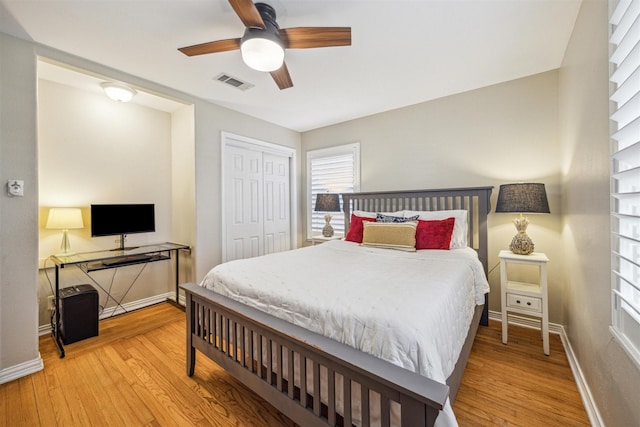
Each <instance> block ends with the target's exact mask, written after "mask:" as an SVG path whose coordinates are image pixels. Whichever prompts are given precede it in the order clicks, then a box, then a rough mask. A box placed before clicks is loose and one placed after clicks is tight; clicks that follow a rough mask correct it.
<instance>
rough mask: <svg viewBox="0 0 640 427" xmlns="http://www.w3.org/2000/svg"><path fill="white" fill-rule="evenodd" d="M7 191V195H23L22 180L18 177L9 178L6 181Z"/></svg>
mask: <svg viewBox="0 0 640 427" xmlns="http://www.w3.org/2000/svg"><path fill="white" fill-rule="evenodd" d="M7 192H8V193H9V196H24V181H22V180H20V179H10V180H9V182H7Z"/></svg>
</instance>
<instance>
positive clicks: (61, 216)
mask: <svg viewBox="0 0 640 427" xmlns="http://www.w3.org/2000/svg"><path fill="white" fill-rule="evenodd" d="M46 228H47V229H52V230H62V244H61V245H60V249H61V250H62V252H61V253H59V254H56V255H61V256H69V255H73V254H74V253H73V252H71V244H70V243H69V230H70V229H77V228H84V223H83V222H82V211H81V210H80V208H51V209H49V217H48V218H47V225H46Z"/></svg>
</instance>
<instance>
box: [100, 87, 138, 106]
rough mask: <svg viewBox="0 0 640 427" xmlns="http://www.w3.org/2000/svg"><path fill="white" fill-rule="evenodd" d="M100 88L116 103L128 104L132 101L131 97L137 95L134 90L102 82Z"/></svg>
mask: <svg viewBox="0 0 640 427" xmlns="http://www.w3.org/2000/svg"><path fill="white" fill-rule="evenodd" d="M100 86H102V89H104V91H105V93H106V94H107V96H108V97H109V98H111V99H113V100H114V101H118V102H129V101H131V99H133V96H134V95H135V94H136V93H138V92H136V91H135V89H132V88H130V87H129V86H125V85H123V84H119V83H113V82H104V83H102V84H101V85H100Z"/></svg>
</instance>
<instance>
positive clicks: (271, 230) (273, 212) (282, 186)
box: [263, 153, 291, 254]
mask: <svg viewBox="0 0 640 427" xmlns="http://www.w3.org/2000/svg"><path fill="white" fill-rule="evenodd" d="M263 172H264V173H263V177H264V252H265V253H266V254H270V253H273V252H280V251H287V250H289V249H291V219H290V212H291V206H290V191H289V182H290V181H289V157H285V156H278V155H275V154H271V153H263Z"/></svg>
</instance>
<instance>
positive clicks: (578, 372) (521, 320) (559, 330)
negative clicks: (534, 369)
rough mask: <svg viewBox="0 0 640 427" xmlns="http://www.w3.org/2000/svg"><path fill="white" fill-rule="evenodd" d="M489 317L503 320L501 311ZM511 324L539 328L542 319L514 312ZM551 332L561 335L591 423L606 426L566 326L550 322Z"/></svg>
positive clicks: (490, 312) (494, 312) (493, 312)
mask: <svg viewBox="0 0 640 427" xmlns="http://www.w3.org/2000/svg"><path fill="white" fill-rule="evenodd" d="M489 319H491V320H495V321H498V322H502V314H501V313H500V312H499V311H489ZM509 324H511V325H516V326H522V327H525V328H531V329H538V330H540V328H541V325H540V320H538V319H533V318H528V317H524V316H518V315H513V314H510V315H509ZM549 332H550V333H553V334H557V335H560V340H561V341H562V347H563V348H564V352H565V354H566V355H567V360H568V361H569V366H570V367H571V372H572V373H573V377H574V379H575V380H576V385H577V387H578V392H579V393H580V396H581V397H582V403H583V404H584V409H585V411H586V412H587V416H588V417H589V421H590V422H591V425H592V426H593V427H604V422H603V421H602V417H601V416H600V412H599V411H598V407H597V406H596V402H595V400H594V399H593V395H592V394H591V389H590V388H589V385H588V384H587V380H586V378H585V377H584V374H583V373H582V369H581V368H580V364H579V363H578V359H576V355H575V353H574V352H573V347H571V342H570V341H569V337H568V336H567V333H566V331H565V329H564V326H562V325H559V324H557V323H551V322H549Z"/></svg>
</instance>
